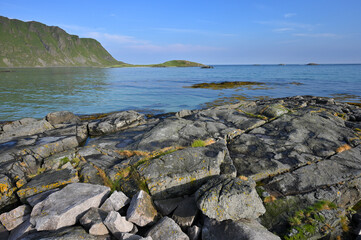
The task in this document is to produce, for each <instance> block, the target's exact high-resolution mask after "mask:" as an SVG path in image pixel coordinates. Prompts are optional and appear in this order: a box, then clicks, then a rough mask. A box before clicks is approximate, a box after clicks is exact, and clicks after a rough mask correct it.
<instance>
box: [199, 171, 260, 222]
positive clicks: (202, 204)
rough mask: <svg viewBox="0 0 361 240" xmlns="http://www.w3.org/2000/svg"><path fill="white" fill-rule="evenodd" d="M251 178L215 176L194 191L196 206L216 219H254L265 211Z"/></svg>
mask: <svg viewBox="0 0 361 240" xmlns="http://www.w3.org/2000/svg"><path fill="white" fill-rule="evenodd" d="M255 187H256V183H255V182H254V181H253V180H252V179H247V178H245V177H243V178H233V179H230V178H225V177H222V176H220V177H216V178H213V179H211V180H210V181H208V182H207V183H206V184H204V185H203V186H202V187H201V188H200V189H199V190H198V191H197V192H196V196H195V197H196V200H197V206H198V208H199V209H200V210H201V211H202V212H203V214H205V215H207V216H208V217H210V218H213V219H216V220H217V221H223V220H228V219H231V220H239V219H243V218H248V219H256V218H258V217H259V216H260V215H262V214H264V213H265V212H266V209H265V208H264V206H263V204H262V200H261V199H260V198H259V196H258V194H257V192H256V189H255Z"/></svg>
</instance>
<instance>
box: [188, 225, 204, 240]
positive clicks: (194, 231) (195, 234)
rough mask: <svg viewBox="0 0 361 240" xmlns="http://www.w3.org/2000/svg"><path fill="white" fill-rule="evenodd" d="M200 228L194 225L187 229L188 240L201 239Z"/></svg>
mask: <svg viewBox="0 0 361 240" xmlns="http://www.w3.org/2000/svg"><path fill="white" fill-rule="evenodd" d="M201 233H202V228H200V227H198V226H196V225H194V226H192V227H190V228H188V231H187V234H188V236H189V239H190V240H198V239H200V237H201Z"/></svg>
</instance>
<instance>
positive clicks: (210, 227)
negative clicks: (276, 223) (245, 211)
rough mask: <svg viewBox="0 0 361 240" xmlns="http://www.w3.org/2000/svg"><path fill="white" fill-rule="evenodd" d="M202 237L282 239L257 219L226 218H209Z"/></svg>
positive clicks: (212, 239)
mask: <svg viewBox="0 0 361 240" xmlns="http://www.w3.org/2000/svg"><path fill="white" fill-rule="evenodd" d="M202 239H204V240H219V239H227V240H238V239H245V240H247V239H249V240H264V239H267V240H281V238H280V237H278V236H276V235H274V234H273V233H271V232H269V231H268V230H267V229H266V228H265V227H263V226H262V225H261V224H260V223H259V222H257V221H256V220H246V219H243V220H239V221H232V220H226V221H222V222H217V221H216V220H214V219H209V218H207V219H206V220H205V223H204V227H203V229H202Z"/></svg>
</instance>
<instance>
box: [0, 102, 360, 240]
mask: <svg viewBox="0 0 361 240" xmlns="http://www.w3.org/2000/svg"><path fill="white" fill-rule="evenodd" d="M90 137H91V138H90ZM360 166H361V109H360V108H359V107H356V106H353V105H349V104H346V103H339V102H335V101H334V100H333V99H329V98H318V97H312V96H297V97H291V98H283V99H271V100H260V101H241V102H239V103H237V104H234V105H225V106H220V107H213V108H208V109H204V110H192V111H191V110H183V111H180V112H178V113H176V114H169V115H167V117H165V116H161V117H157V116H153V117H145V116H144V115H143V114H140V113H137V112H135V111H125V112H118V113H112V114H103V115H98V116H83V117H78V116H75V115H74V114H72V113H70V112H55V113H50V114H48V115H47V116H46V117H44V119H41V120H37V119H32V118H25V119H21V120H18V121H14V122H11V123H6V124H2V125H0V213H2V214H1V215H0V221H1V224H0V238H1V239H6V237H7V236H8V235H9V232H10V238H9V239H42V238H46V239H59V238H61V237H64V236H66V237H68V238H69V239H70V238H72V239H80V238H82V239H148V240H149V239H174V240H176V239H177V240H178V239H192V240H193V239H203V240H219V239H227V240H232V239H234V240H236V239H260V240H261V239H262V240H263V239H280V238H282V239H355V238H356V237H357V236H358V234H360V229H361V215H360V214H359V213H360V212H361V210H360V209H361V207H360V205H361V204H360V203H361V188H360V184H361V177H360V176H361V167H360ZM111 191H113V193H112V194H111ZM97 235H101V236H97ZM62 239H63V238H62Z"/></svg>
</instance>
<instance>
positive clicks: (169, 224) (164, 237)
mask: <svg viewBox="0 0 361 240" xmlns="http://www.w3.org/2000/svg"><path fill="white" fill-rule="evenodd" d="M147 236H150V237H152V239H157V240H189V237H188V236H187V234H185V233H184V232H182V229H181V228H180V227H179V226H178V225H177V223H176V222H175V221H174V220H173V219H171V218H169V217H163V218H162V219H161V220H160V221H159V222H157V224H156V225H154V226H153V227H152V228H151V229H150V230H149V232H148V234H147Z"/></svg>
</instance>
